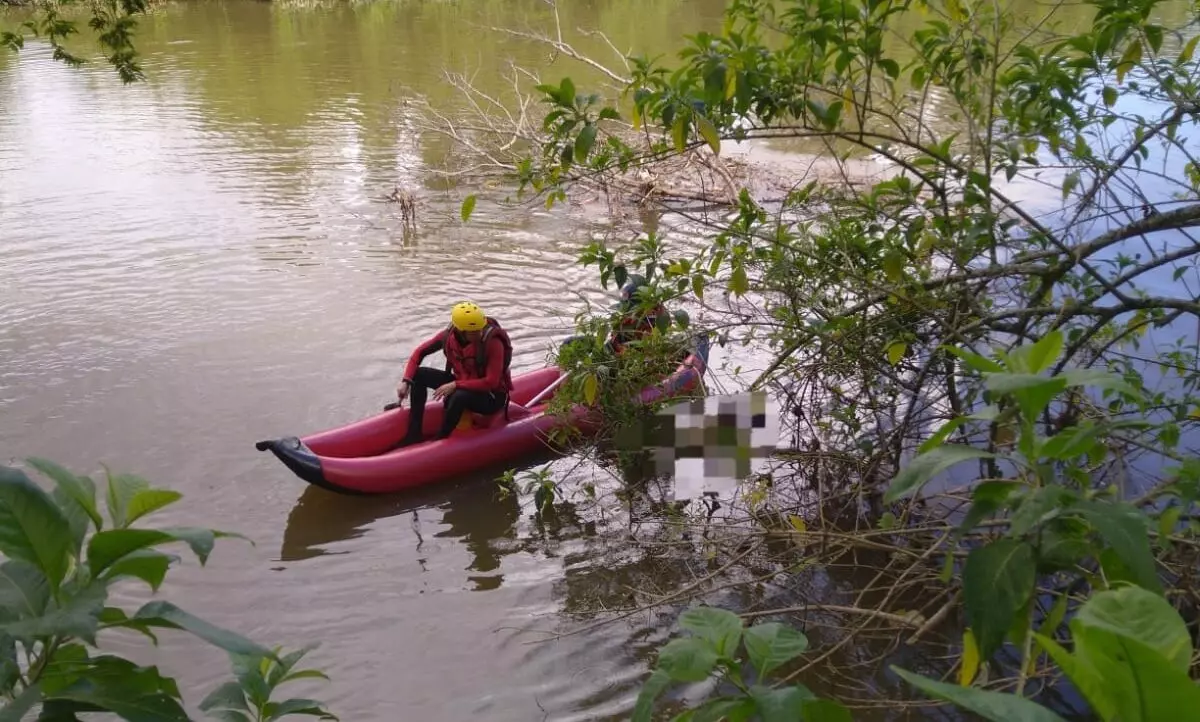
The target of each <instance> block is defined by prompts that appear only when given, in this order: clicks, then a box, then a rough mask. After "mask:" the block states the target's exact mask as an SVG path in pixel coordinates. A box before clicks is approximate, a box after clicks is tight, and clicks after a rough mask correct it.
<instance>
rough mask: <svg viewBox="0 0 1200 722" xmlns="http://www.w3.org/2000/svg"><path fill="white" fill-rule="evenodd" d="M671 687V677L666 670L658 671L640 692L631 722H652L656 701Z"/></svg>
mask: <svg viewBox="0 0 1200 722" xmlns="http://www.w3.org/2000/svg"><path fill="white" fill-rule="evenodd" d="M670 685H671V675H669V674H667V673H666V672H665V671H664V670H661V669H656V670H655V671H654V674H652V675H650V677H649V679H647V680H646V682H645V684H643V685H642V689H641V691H640V692H638V696H637V702H636V703H635V704H634V706H633V717H631V718H630V719H631V722H650V719H651V713H652V712H653V711H654V701H655V700H656V699H658V696H659V695H660V694H662V693H663V691H664V690H666V688H667V687H669V686H670Z"/></svg>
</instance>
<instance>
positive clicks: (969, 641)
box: [958, 629, 979, 687]
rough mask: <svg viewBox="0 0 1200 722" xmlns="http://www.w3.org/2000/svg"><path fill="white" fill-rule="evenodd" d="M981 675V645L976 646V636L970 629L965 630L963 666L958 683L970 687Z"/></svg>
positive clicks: (960, 669)
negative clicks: (977, 675) (976, 676)
mask: <svg viewBox="0 0 1200 722" xmlns="http://www.w3.org/2000/svg"><path fill="white" fill-rule="evenodd" d="M978 673H979V645H977V644H975V635H974V634H973V633H972V632H971V630H970V629H965V630H963V653H962V666H961V667H960V668H959V671H958V683H959V684H960V685H962V686H963V687H970V686H971V683H972V682H974V681H975V675H976V674H978Z"/></svg>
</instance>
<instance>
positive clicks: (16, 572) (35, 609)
mask: <svg viewBox="0 0 1200 722" xmlns="http://www.w3.org/2000/svg"><path fill="white" fill-rule="evenodd" d="M49 602H50V582H49V581H47V580H46V575H45V574H42V571H41V570H40V569H38V568H37V567H35V566H34V565H33V564H30V563H29V562H27V561H24V560H21V559H10V560H9V561H6V562H4V563H3V564H0V621H8V620H13V619H23V618H25V617H36V616H39V615H40V614H42V613H43V612H44V611H46V605H47V604H48V603H49Z"/></svg>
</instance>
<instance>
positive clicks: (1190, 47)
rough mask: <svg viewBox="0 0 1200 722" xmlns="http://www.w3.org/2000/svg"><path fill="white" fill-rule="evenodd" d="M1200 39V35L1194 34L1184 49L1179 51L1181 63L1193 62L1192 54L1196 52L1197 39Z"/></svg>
mask: <svg viewBox="0 0 1200 722" xmlns="http://www.w3.org/2000/svg"><path fill="white" fill-rule="evenodd" d="M1198 40H1200V35H1193V36H1192V39H1191V40H1189V41H1187V44H1185V45H1184V46H1183V50H1181V51H1179V60H1178V62H1179V64H1180V65H1184V64H1186V63H1189V62H1191V60H1192V55H1193V54H1195V52H1196V41H1198Z"/></svg>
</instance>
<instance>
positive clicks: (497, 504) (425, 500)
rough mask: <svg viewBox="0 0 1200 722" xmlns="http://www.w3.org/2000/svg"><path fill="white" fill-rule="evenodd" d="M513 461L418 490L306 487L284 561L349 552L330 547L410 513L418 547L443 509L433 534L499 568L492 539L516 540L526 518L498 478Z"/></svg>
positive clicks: (547, 456)
mask: <svg viewBox="0 0 1200 722" xmlns="http://www.w3.org/2000/svg"><path fill="white" fill-rule="evenodd" d="M554 458H557V457H556V456H555V455H554V454H553V453H551V452H546V453H544V454H540V455H538V456H534V457H529V458H526V459H522V460H521V464H520V466H519V467H516V468H517V470H518V471H520V470H524V469H528V468H530V467H532V466H534V465H536V464H539V463H545V462H546V461H549V460H552V459H554ZM510 466H511V465H501V466H497V467H495V468H492V469H487V470H484V471H480V472H478V473H475V474H470V475H467V476H463V477H461V478H459V479H457V480H455V481H453V482H450V483H447V484H439V485H434V486H430V487H427V488H422V489H414V490H411V491H407V492H400V493H396V494H380V495H377V496H351V495H347V494H338V493H335V492H331V491H327V490H325V489H322V488H320V487H317V486H312V485H306V486H305V489H304V491H303V492H301V494H300V498H299V499H297V500H296V505H295V506H293V507H292V511H291V513H290V514H288V518H287V526H286V528H285V530H284V534H283V544H282V546H281V548H280V551H279V554H280V561H285V562H290V561H302V560H305V559H312V558H315V557H319V556H324V555H329V554H348V553H351V552H349V551H334V550H331V549H328V548H326V547H328V546H329V545H333V544H336V543H338V542H343V541H349V540H351V539H357V538H359V537H362V536H363V535H364V534H366V533H367V530H368V528H369V527H370V526H371V525H373V524H375V523H376V522H378V521H381V520H383V519H389V518H393V517H398V516H401V515H404V514H408V515H410V516H411V518H412V521H411V523H412V528H413V531H414V533H415V534H416V536H417V551H418V552H420V551H421V547H422V545H423V544H424V543H425V539H424V536H423V534H422V532H421V523H422V521H426V522H428V521H430V520H431V516H436V514H437V512H438V511H441V513H442V515H441V518H440V519H439V520H438V521H439V523H441V524H444V525H447V526H448V527H449V528H447V529H446V530H444V531H441V532H437V533H436V534H434V535H432V537H433V538H457V539H461V540H462V542H463V545H464V546H466V547H467V549H468V550H469V551H470V553H471V554H472V555H473V561H472V564H471V566H470V567H468V569H469V570H471V571H477V572H492V571H495V570H496V569H497V568H499V557H500V556H501V554H500V553H498V552H497V551H496V550H495V549H493V544H492V542H493V541H494V540H496V539H501V538H509V539H513V538H515V531H514V530H515V528H516V524H517V521H518V519H519V517H520V513H521V508H520V501H519V500H518V498H517V497H516V496H512V495H509V496H508V497H504V496H502V495H501V493H500V490H499V488H498V486H497V484H496V479H497V477H498V476H500V474H502V473H504V471H505V470H507V469H508V468H510ZM471 579H472V581H476V582H477V583H478V584H480V585H483V586H481V587H480V588H481V589H482V588H491V587H489V586H487V585H492V586H499V584H500V581H501V577H498V576H497V577H490V576H489V577H478V578H476V577H472V578H471Z"/></svg>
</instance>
